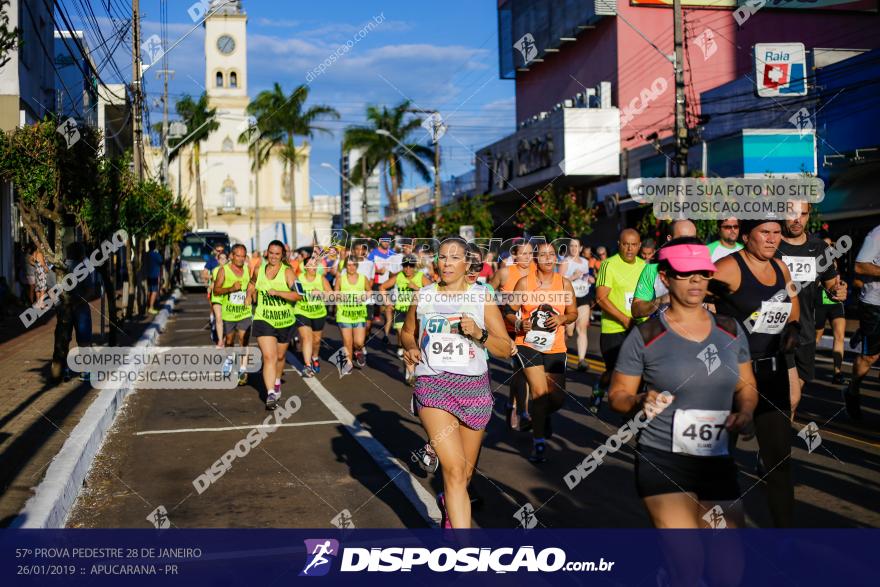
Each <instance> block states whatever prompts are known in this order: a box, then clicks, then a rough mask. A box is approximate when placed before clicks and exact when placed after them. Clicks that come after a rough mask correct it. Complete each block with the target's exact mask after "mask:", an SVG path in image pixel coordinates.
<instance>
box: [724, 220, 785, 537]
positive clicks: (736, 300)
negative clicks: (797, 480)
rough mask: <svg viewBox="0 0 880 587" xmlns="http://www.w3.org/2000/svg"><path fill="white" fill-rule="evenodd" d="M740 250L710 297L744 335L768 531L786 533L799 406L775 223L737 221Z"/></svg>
mask: <svg viewBox="0 0 880 587" xmlns="http://www.w3.org/2000/svg"><path fill="white" fill-rule="evenodd" d="M740 226H741V227H742V237H743V242H744V245H745V246H744V248H743V249H742V250H741V251H739V252H736V253H733V254H731V255H728V256H726V257H724V258H723V259H721V260H720V261H718V262H717V263H716V266H717V267H718V271H716V272H715V276H714V279H713V280H712V283H711V284H710V286H709V289H710V290H711V291H712V293H713V294H715V296H716V302H715V308H716V309H717V311H718V313H719V314H726V315H728V316H731V317H733V318H736V320H737V321H738V322H739V323H740V326H742V327H743V328H744V329H745V331H746V332H747V338H748V341H749V353H750V354H751V358H752V370H753V372H754V374H755V381H756V382H757V389H758V395H759V399H758V405H757V407H756V408H755V413H754V420H755V432H756V435H757V437H758V445H759V454H760V458H761V461H762V462H763V466H764V469H765V470H766V471H767V473H766V475H765V477H764V478H765V480H766V481H767V497H768V500H769V504H770V513H771V516H772V518H773V523H774V525H775V526H777V527H790V526H791V525H792V521H793V520H792V516H793V510H794V485H793V483H792V475H791V418H792V417H793V413H794V410H795V409H796V408H797V404H798V402H799V401H800V386H799V385H798V383H797V370H796V369H795V366H794V356H793V352H794V350H795V348H796V347H797V344H798V338H799V336H800V333H799V331H800V323H799V322H798V319H799V317H800V306H799V304H798V299H797V296H794V297H791V295H790V292H789V290H788V284H789V282H790V281H791V274H790V273H789V271H788V267H786V266H785V264H784V263H783V262H782V260H781V259H776V258H775V255H776V250H777V248H778V247H779V242H780V241H781V235H782V223H781V222H780V221H777V220H742V221H741V222H740Z"/></svg>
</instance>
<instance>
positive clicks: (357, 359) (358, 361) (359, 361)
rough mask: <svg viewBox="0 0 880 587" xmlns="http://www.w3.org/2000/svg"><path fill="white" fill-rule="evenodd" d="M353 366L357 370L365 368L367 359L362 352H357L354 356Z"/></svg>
mask: <svg viewBox="0 0 880 587" xmlns="http://www.w3.org/2000/svg"><path fill="white" fill-rule="evenodd" d="M354 366H355V367H357V368H358V369H363V368H364V367H366V366H367V358H366V357H365V356H364V353H363V352H357V353H355V354H354Z"/></svg>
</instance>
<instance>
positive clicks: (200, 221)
mask: <svg viewBox="0 0 880 587" xmlns="http://www.w3.org/2000/svg"><path fill="white" fill-rule="evenodd" d="M192 156H193V169H195V172H196V174H195V175H196V228H205V204H204V202H203V201H202V173H201V165H200V164H199V159H200V158H201V149H199V143H198V142H195V143H193V148H192Z"/></svg>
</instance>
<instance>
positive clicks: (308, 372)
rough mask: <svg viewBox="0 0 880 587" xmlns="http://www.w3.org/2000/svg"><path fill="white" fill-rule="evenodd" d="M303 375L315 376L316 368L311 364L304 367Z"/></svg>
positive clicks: (307, 376)
mask: <svg viewBox="0 0 880 587" xmlns="http://www.w3.org/2000/svg"><path fill="white" fill-rule="evenodd" d="M302 375H303V377H306V378H310V377H314V376H315V370H314V369H312V368H311V367H309V366H306V367H303V372H302Z"/></svg>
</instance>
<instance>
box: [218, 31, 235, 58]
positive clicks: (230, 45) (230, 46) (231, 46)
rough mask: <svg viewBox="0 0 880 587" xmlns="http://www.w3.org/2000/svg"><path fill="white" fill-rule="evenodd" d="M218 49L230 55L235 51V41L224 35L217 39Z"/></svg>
mask: <svg viewBox="0 0 880 587" xmlns="http://www.w3.org/2000/svg"><path fill="white" fill-rule="evenodd" d="M217 49H219V50H220V52H221V53H223V54H224V55H229V54H230V53H232V52H233V51H234V50H235V40H234V39H233V38H232V37H230V36H229V35H222V36H221V37H220V38H218V39H217Z"/></svg>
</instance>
